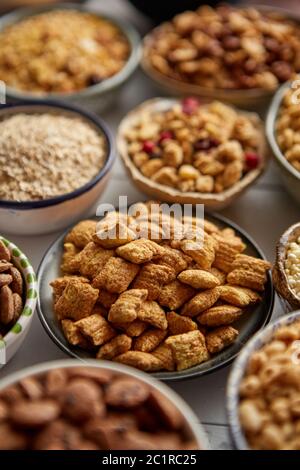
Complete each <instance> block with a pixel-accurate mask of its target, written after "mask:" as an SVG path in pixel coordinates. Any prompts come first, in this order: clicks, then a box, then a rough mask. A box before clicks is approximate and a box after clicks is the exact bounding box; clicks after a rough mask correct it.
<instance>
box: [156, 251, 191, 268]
mask: <svg viewBox="0 0 300 470" xmlns="http://www.w3.org/2000/svg"><path fill="white" fill-rule="evenodd" d="M163 248H164V254H163V255H162V256H160V257H159V258H158V259H157V260H155V263H156V264H159V265H163V266H169V267H170V268H172V269H174V270H175V274H176V275H177V274H178V273H180V272H181V271H183V270H184V269H186V268H187V267H188V261H187V259H188V257H187V256H186V255H184V254H183V253H182V251H179V250H176V249H175V248H170V247H169V246H167V245H164V246H163Z"/></svg>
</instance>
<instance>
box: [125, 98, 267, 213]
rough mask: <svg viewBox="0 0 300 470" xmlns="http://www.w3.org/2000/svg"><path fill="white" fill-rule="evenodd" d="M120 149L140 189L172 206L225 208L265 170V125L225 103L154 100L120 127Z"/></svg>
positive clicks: (127, 116) (189, 99)
mask: <svg viewBox="0 0 300 470" xmlns="http://www.w3.org/2000/svg"><path fill="white" fill-rule="evenodd" d="M117 148H118V152H119V154H120V156H121V157H122V160H123V163H124V165H125V168H126V170H127V172H128V174H129V175H130V177H131V178H132V180H133V182H134V184H135V185H136V186H137V187H138V189H139V190H141V191H143V192H144V193H146V194H147V195H148V196H150V197H152V198H154V199H159V200H163V201H167V202H177V203H182V204H185V203H187V204H190V203H191V204H205V206H206V207H207V208H210V209H222V208H224V207H226V206H228V205H230V204H231V203H233V202H234V201H235V200H236V199H237V198H238V197H239V196H240V195H241V194H242V193H243V192H244V191H246V190H247V189H248V188H249V187H250V186H251V185H252V184H254V182H255V181H256V180H257V179H258V177H259V176H261V174H262V173H263V171H264V170H265V168H266V165H267V161H268V151H269V149H268V145H267V142H266V139H265V135H264V127H263V124H262V121H261V120H260V118H259V117H258V115H257V114H255V113H249V112H246V111H240V110H237V109H234V108H233V107H231V106H229V105H225V104H223V103H221V102H220V101H212V102H209V103H203V102H201V101H199V100H198V99H197V98H195V97H187V98H184V99H182V100H179V99H175V98H172V99H167V98H154V99H151V100H148V101H145V102H144V103H142V104H141V105H139V106H138V107H137V108H135V109H133V110H132V111H130V112H129V113H128V114H127V115H126V116H125V118H123V120H122V122H121V123H120V126H119V130H118V136H117Z"/></svg>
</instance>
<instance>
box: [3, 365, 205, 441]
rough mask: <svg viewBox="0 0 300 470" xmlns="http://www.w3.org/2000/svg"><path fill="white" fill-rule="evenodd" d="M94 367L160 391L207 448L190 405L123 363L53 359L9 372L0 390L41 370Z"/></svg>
mask: <svg viewBox="0 0 300 470" xmlns="http://www.w3.org/2000/svg"><path fill="white" fill-rule="evenodd" d="M84 366H87V367H94V368H97V369H106V370H112V371H114V372H119V373H120V374H125V375H128V376H131V377H134V378H136V379H138V380H140V381H141V382H144V383H146V384H148V385H149V386H150V387H153V388H155V389H156V390H157V391H159V392H160V393H162V395H164V397H166V398H167V399H168V400H169V401H170V402H171V403H172V404H173V405H174V406H175V407H176V408H177V409H178V410H179V411H180V413H181V415H182V416H183V418H184V420H185V423H186V425H187V426H188V427H189V428H190V430H191V432H192V433H193V437H194V438H195V440H196V441H197V444H199V447H201V449H200V450H209V449H210V444H209V439H208V437H207V434H206V432H205V430H204V428H203V426H202V424H201V422H200V419H199V418H198V416H197V415H196V414H195V412H194V411H193V409H192V408H191V407H190V405H189V404H188V403H187V402H186V401H185V400H184V399H183V398H182V397H181V396H180V395H179V394H178V393H177V392H175V391H174V390H173V389H172V388H171V387H168V386H167V385H166V384H164V383H163V382H161V381H159V380H157V379H155V378H153V377H151V376H149V375H147V374H146V373H145V372H142V371H140V370H137V369H134V368H133V367H129V366H126V365H124V364H118V363H116V362H110V361H105V360H103V359H101V360H99V359H98V360H97V359H89V360H82V359H81V360H78V359H58V360H54V361H47V362H42V363H39V364H35V365H33V366H29V367H26V368H25V369H22V370H18V371H16V372H13V373H12V374H9V375H8V376H7V377H4V378H3V379H0V390H3V389H4V388H5V387H7V386H9V385H12V384H14V383H16V382H17V381H19V380H22V379H23V378H25V377H28V376H32V375H36V374H41V373H43V372H46V371H49V370H53V369H58V368H62V369H65V368H70V367H71V368H72V367H84Z"/></svg>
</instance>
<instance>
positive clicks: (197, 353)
mask: <svg viewBox="0 0 300 470" xmlns="http://www.w3.org/2000/svg"><path fill="white" fill-rule="evenodd" d="M166 344H167V345H168V346H170V348H171V350H172V353H173V357H174V360H175V363H176V366H177V370H184V369H189V368H190V367H193V366H195V365H197V364H201V362H204V361H207V360H208V359H209V354H208V351H207V348H206V345H205V338H204V336H203V335H202V333H200V331H198V330H195V331H189V332H188V333H183V334H181V335H175V336H169V338H167V339H166Z"/></svg>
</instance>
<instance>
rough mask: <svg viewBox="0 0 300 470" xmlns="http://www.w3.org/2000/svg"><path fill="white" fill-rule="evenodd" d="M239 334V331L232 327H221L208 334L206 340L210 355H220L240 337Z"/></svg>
mask: <svg viewBox="0 0 300 470" xmlns="http://www.w3.org/2000/svg"><path fill="white" fill-rule="evenodd" d="M238 334H239V332H238V330H236V329H235V328H232V326H220V327H219V328H216V329H215V330H213V331H211V332H210V333H207V335H206V337H205V339H206V345H207V349H208V351H209V353H210V354H217V353H219V352H220V351H222V350H223V349H224V348H226V347H227V346H229V345H230V344H232V343H233V342H234V341H235V340H236V338H237V337H238Z"/></svg>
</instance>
